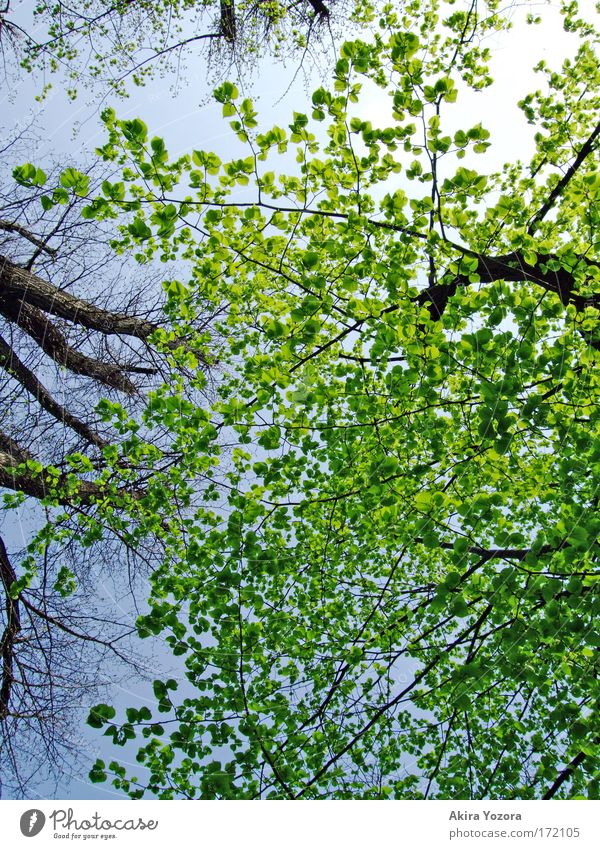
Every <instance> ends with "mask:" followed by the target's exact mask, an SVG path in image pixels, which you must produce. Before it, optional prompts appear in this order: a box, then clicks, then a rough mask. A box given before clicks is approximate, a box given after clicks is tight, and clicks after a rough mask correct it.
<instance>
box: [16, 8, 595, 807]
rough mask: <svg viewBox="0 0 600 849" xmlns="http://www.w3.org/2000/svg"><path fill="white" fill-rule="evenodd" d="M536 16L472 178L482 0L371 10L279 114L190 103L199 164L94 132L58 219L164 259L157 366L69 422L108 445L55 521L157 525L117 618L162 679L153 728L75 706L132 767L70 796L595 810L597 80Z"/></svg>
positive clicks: (583, 51) (131, 528) (144, 136)
mask: <svg viewBox="0 0 600 849" xmlns="http://www.w3.org/2000/svg"><path fill="white" fill-rule="evenodd" d="M563 15H564V23H565V29H566V31H567V32H568V33H570V38H571V39H572V40H573V42H574V44H575V46H574V50H573V53H572V56H571V57H570V58H568V59H566V60H565V61H564V63H563V64H562V66H558V67H550V65H549V64H548V65H547V64H545V63H540V65H539V66H538V67H537V71H538V73H539V76H540V87H539V89H538V90H536V91H535V92H533V93H532V94H530V95H529V96H526V97H525V98H524V99H523V100H522V101H521V102H520V103H519V106H520V107H521V110H522V112H523V116H524V119H525V120H526V121H527V122H528V123H529V124H530V125H531V140H532V149H533V153H532V155H531V156H530V157H529V156H528V157H527V158H515V159H513V160H512V161H509V162H507V163H506V164H505V165H504V166H503V167H502V168H501V169H492V170H490V169H489V168H488V167H487V166H486V162H487V161H488V157H489V155H490V153H491V152H492V151H493V144H494V139H493V138H492V137H491V136H490V133H489V131H488V130H487V129H486V128H485V127H484V126H483V125H482V123H481V122H479V121H478V120H477V116H473V118H472V119H471V120H469V119H468V117H466V116H465V113H464V112H460V110H459V109H458V106H454V104H458V105H459V104H460V102H461V98H464V97H466V96H467V93H468V92H469V90H475V91H480V92H482V94H481V96H482V97H493V91H494V89H493V80H492V78H491V75H490V71H489V66H488V65H489V59H490V51H489V49H488V47H487V46H486V38H487V37H488V36H490V35H491V34H493V33H496V32H499V31H504V30H505V29H506V28H507V25H508V23H507V20H506V19H505V18H504V17H503V15H502V13H501V12H500V11H498V9H497V7H496V4H495V3H487V4H485V6H484V5H483V4H475V3H473V4H470V5H469V4H468V5H466V6H464V7H463V6H462V5H459V4H448V3H445V2H441V0H428V2H426V3H414V4H413V3H406V4H402V5H401V6H398V8H394V7H392V6H391V5H390V6H387V7H386V8H385V9H384V11H383V12H382V15H381V18H380V19H379V20H378V21H377V22H376V23H377V28H376V32H375V34H374V36H373V37H372V38H368V37H364V38H358V39H355V40H352V41H348V42H346V43H345V44H344V45H343V47H342V48H341V51H340V55H339V58H338V59H337V62H336V65H335V73H334V77H333V80H332V84H331V85H330V86H323V87H320V88H318V89H317V90H316V91H315V92H314V93H313V95H312V109H311V110H310V112H309V113H308V114H305V113H303V112H294V113H293V115H292V116H291V119H290V122H289V124H288V125H287V126H286V127H280V126H269V124H268V123H265V122H264V120H263V119H262V118H261V117H260V116H259V115H258V114H257V112H256V110H255V108H254V105H253V103H252V101H251V100H250V99H248V98H245V97H241V96H240V95H239V92H238V89H237V88H236V86H235V85H234V84H233V83H224V84H222V85H221V86H220V87H219V88H218V89H217V91H216V92H215V96H216V98H217V100H218V101H219V102H220V103H221V104H222V109H223V115H224V116H225V117H226V118H228V119H230V125H231V130H232V133H233V134H235V136H236V138H237V141H238V143H239V146H240V153H239V156H236V157H235V158H233V159H231V160H229V161H222V159H221V157H220V156H219V153H218V151H213V152H211V151H206V150H202V149H200V148H198V149H194V150H191V151H190V152H189V153H187V154H185V155H183V156H179V157H177V158H171V157H170V156H169V153H168V151H167V149H166V145H165V142H164V140H163V139H161V138H160V137H158V136H153V135H152V133H151V132H149V131H148V128H147V127H146V125H145V124H144V122H143V121H142V120H141V119H133V120H132V119H130V120H120V119H119V118H118V116H117V115H116V114H115V111H114V110H112V109H107V110H105V112H104V113H103V120H104V123H105V125H106V130H107V138H106V143H105V144H104V145H103V146H102V147H101V148H100V149H99V154H100V156H101V157H102V158H103V159H104V160H105V161H107V162H109V163H111V165H112V166H113V167H115V168H118V169H120V172H121V173H120V175H119V176H117V177H115V178H111V180H108V181H105V182H104V183H103V185H102V188H101V191H99V192H88V191H86V190H83V189H82V190H81V195H82V196H84V197H85V201H86V205H85V206H84V208H83V213H82V214H83V216H84V218H86V219H88V220H92V219H96V220H98V221H104V220H106V221H114V222H115V223H116V225H117V227H118V228H119V231H120V233H119V236H118V237H117V238H116V239H114V240H113V245H114V248H115V249H116V250H117V252H119V253H126V252H131V253H133V255H134V256H135V257H136V258H137V260H138V262H140V263H141V264H142V266H144V267H151V266H152V264H153V263H155V262H157V261H160V260H162V261H163V262H167V261H172V260H177V261H180V262H182V263H184V264H185V267H186V269H187V273H186V275H181V276H180V279H173V280H171V281H170V282H169V284H168V285H167V286H166V291H167V298H168V300H167V304H166V315H167V316H168V320H169V325H168V327H165V326H163V327H162V328H161V329H157V330H155V332H154V335H153V336H152V337H151V339H152V340H154V343H155V344H156V345H158V346H159V347H160V349H161V350H162V351H163V354H164V356H165V358H166V361H167V362H169V363H170V367H171V369H172V374H171V375H170V377H169V379H168V380H166V381H165V382H164V384H163V385H161V386H158V387H156V389H154V390H153V391H152V392H151V393H150V395H149V397H148V402H147V404H146V405H145V408H144V410H143V412H142V413H141V421H142V423H143V425H144V428H143V429H141V428H140V422H139V420H138V418H136V416H134V415H133V414H132V413H131V412H129V411H128V407H127V401H126V400H125V399H123V400H122V401H120V402H115V401H113V402H110V403H108V402H103V404H102V413H103V415H104V416H105V421H106V422H107V423H110V422H112V423H113V424H114V426H115V427H116V429H117V431H118V432H119V433H120V434H122V437H123V438H121V439H119V440H118V441H115V444H114V449H113V451H112V453H110V455H108V454H107V456H110V459H111V466H110V490H109V492H108V497H104V498H97V497H96V495H94V494H92V495H90V496H89V498H90V500H91V501H92V502H93V503H94V504H95V512H94V513H92V514H90V516H89V519H88V521H89V522H91V523H93V522H94V521H95V517H97V521H98V527H99V528H101V529H102V530H101V532H102V533H104V530H103V529H104V528H105V527H106V526H108V527H118V531H119V534H120V536H121V538H122V539H123V540H125V541H126V543H127V544H128V545H130V546H131V547H132V548H135V546H136V545H137V544H138V543H139V541H140V540H142V539H147V538H148V537H152V535H155V536H157V537H158V538H159V539H160V541H161V545H162V546H163V549H162V551H163V552H164V556H163V559H162V562H161V564H160V565H158V567H157V568H156V570H155V571H154V573H153V576H152V592H151V595H150V597H149V599H148V603H149V608H148V611H147V612H146V613H144V614H143V615H141V616H140V618H139V619H138V622H137V627H138V633H139V636H140V637H141V638H152V637H153V636H160V638H161V639H163V640H165V641H166V643H167V644H168V645H169V646H170V647H171V648H172V651H173V653H174V655H175V656H177V657H180V658H181V659H182V661H183V662H184V663H185V668H186V676H187V682H186V684H185V686H181V688H180V687H179V685H178V682H177V681H175V680H174V679H168V680H166V681H164V680H156V681H155V683H154V693H155V696H156V700H157V706H156V708H155V709H154V710H151V709H150V708H148V707H142V708H141V709H138V708H135V707H131V708H129V709H128V710H127V712H126V717H121V716H117V715H116V711H115V708H114V707H112V706H111V705H109V704H104V703H103V704H100V705H97V706H96V707H95V708H94V709H93V710H92V711H91V713H90V715H89V718H88V722H89V724H90V725H91V726H92V727H94V728H98V729H104V731H105V733H106V734H107V735H108V736H110V737H112V738H113V740H114V742H115V744H116V745H122V746H125V745H128V746H132V745H133V746H134V747H136V749H137V760H138V761H139V764H140V769H139V770H137V771H136V773H137V774H133V772H132V771H131V770H130V769H126V768H125V767H124V766H123V765H121V763H120V762H119V759H118V756H116V757H115V759H114V760H113V761H112V762H110V763H109V764H108V765H107V764H106V763H105V762H104V761H103V760H98V761H97V763H96V764H95V766H94V768H93V770H92V772H91V774H90V776H91V778H92V780H93V781H99V782H101V781H105V780H107V779H109V778H110V780H111V781H112V782H113V784H114V786H115V787H117V788H119V789H122V790H125V791H126V792H128V793H129V794H130V795H131V796H132V797H134V798H139V797H140V796H142V795H143V794H144V793H146V792H148V793H150V794H154V795H157V796H159V797H161V798H244V799H252V798H293V799H320V798H336V799H343V798H376V799H384V798H452V799H456V798H465V799H466V798H470V799H481V798H490V797H491V798H524V799H529V798H553V797H556V798H564V797H570V798H573V797H579V798H580V797H588V798H598V796H599V794H600V787H599V775H600V773H599V771H598V767H599V751H600V750H599V743H600V727H599V725H600V723H599V718H598V717H599V716H600V713H599V711H598V708H599V706H600V688H599V683H598V682H599V676H598V657H599V651H598V650H599V648H600V636H599V635H598V631H597V627H596V626H595V624H594V622H595V619H596V617H597V615H598V612H599V611H600V596H599V593H598V587H599V584H598V581H599V578H600V571H599V568H598V529H599V526H600V519H599V513H598V495H597V472H598V462H599V442H598V405H597V395H598V369H597V367H596V366H597V360H598V350H599V348H600V332H599V329H598V310H599V308H600V256H599V246H600V240H599V238H598V208H599V207H598V195H599V192H600V175H599V173H598V162H597V150H598V139H599V137H600V125H599V124H598V123H597V122H598V106H599V103H600V96H599V83H600V68H599V64H598V58H597V46H598V37H597V33H596V32H595V30H594V28H593V26H592V25H591V24H590V23H589V22H586V21H585V20H584V19H582V18H580V17H579V11H578V9H577V7H576V4H569V6H567V7H565V8H564V9H563ZM508 37H509V36H508ZM374 97H378V98H379V99H380V101H381V102H384V103H385V104H386V114H384V111H383V109H382V110H380V111H379V112H378V114H377V118H375V117H373V115H369V116H367V105H368V101H369V100H371V99H372V98H374ZM378 102H379V101H378ZM457 120H458V121H459V124H460V125H459V126H457V125H456V122H457ZM19 178H20V179H21V182H22V183H23V184H27V182H28V180H30V181H34V178H33V177H31V173H29V174H28V172H26V171H23V170H22V171H20V172H19ZM72 180H73V183H74V186H77V180H78V177H77V172H76V171H73V174H72ZM45 197H46V201H44V202H45V203H46V204H47V205H48V206H52V205H56V204H60V203H61V202H62V201H61V196H60V195H58V196H56V195H54V194H53V192H52V187H49V188H48V189H47V192H46V194H45ZM206 315H210V316H213V318H212V321H211V323H210V333H211V336H210V343H211V345H212V346H213V355H214V357H215V359H216V360H217V361H218V380H217V382H216V386H215V397H214V398H213V399H212V400H211V401H210V402H208V401H207V402H206V403H203V404H199V403H194V402H193V401H192V400H190V397H189V392H190V389H193V390H197V391H202V390H203V389H204V387H205V385H206V371H205V368H203V367H202V363H201V362H200V361H199V359H198V357H197V351H198V350H201V347H197V349H196V354H195V353H194V350H189V349H188V348H187V347H185V346H181V345H177V346H176V345H173V344H172V343H173V342H174V340H177V339H181V338H186V339H188V338H196V339H199V340H200V341H199V342H198V346H201V345H204V344H207V343H208V341H209V337H208V336H207V335H206V334H207V333H208V330H207V328H206V324H205V323H203V321H202V316H206ZM199 328H200V330H199ZM198 333H200V336H198ZM203 334H204V335H203ZM182 363H183V364H184V365H185V368H186V374H185V378H184V377H182V376H181V373H180V371H178V369H180V368H181V365H182ZM155 427H158V428H160V429H161V433H162V442H161V443H160V444H159V445H157V444H152V443H151V441H149V436H148V434H151V433H152V429H153V428H155ZM166 452H174V453H175V454H176V455H177V458H178V462H177V465H173V464H165V463H164V457H165V453H166ZM141 467H143V469H144V480H145V484H144V489H143V491H142V492H138V493H135V494H134V495H132V494H131V493H127V490H126V488H125V487H124V486H122V485H121V484H120V483H119V480H120V478H122V479H123V480H124V481H129V480H131V479H132V477H133V476H134V475H135V470H136V468H137V469H139V468H141ZM85 480H86V481H87V483H86V486H88V487H89V486H90V481H91V482H92V483H93V476H91V477H90V476H89V475H88V477H86V478H85ZM104 480H106V475H105V476H104ZM71 486H72V491H73V492H74V493H75V496H76V495H77V484H73V483H72V484H71ZM53 497H54V500H55V501H59V502H60V500H61V482H60V481H59V482H58V485H57V487H55V490H54V494H53ZM50 499H52V496H50ZM49 503H51V500H50V502H49ZM180 689H181V691H182V692H181V695H180Z"/></svg>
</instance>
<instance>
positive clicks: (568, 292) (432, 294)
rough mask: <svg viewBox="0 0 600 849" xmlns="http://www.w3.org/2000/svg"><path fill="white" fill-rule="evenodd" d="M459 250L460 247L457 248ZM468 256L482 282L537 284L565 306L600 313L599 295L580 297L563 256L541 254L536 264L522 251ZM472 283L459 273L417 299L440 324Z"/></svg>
mask: <svg viewBox="0 0 600 849" xmlns="http://www.w3.org/2000/svg"><path fill="white" fill-rule="evenodd" d="M457 248H458V250H460V247H458V246H457ZM464 253H465V255H468V256H474V257H477V259H478V263H479V264H478V267H477V276H478V278H479V281H480V282H481V283H494V282H496V281H498V280H505V281H507V282H514V283H521V282H530V283H535V284H536V285H537V286H540V287H541V288H542V289H545V290H546V291H548V292H552V293H553V294H555V295H558V297H559V298H560V300H561V301H562V303H563V304H565V306H566V305H567V304H573V305H574V306H575V308H576V309H577V311H578V312H582V311H583V310H584V309H585V308H586V307H594V308H595V309H597V310H600V294H590V295H581V294H578V293H577V292H575V291H574V288H575V278H574V275H573V272H572V271H569V270H567V269H566V268H563V267H562V264H560V263H561V260H560V257H556V256H553V255H542V254H540V255H539V256H538V258H537V261H536V263H535V264H534V265H532V264H530V263H529V262H527V261H526V260H525V257H524V255H523V254H522V253H521V252H520V251H514V252H513V253H510V254H504V255H503V256H497V257H494V256H488V255H486V254H480V253H475V252H473V251H468V250H465V251H464ZM581 261H582V262H584V263H585V264H586V265H588V266H590V265H593V264H594V263H591V262H590V261H588V260H585V259H584V258H583V257H582V258H581ZM548 263H550V264H552V265H553V264H554V263H558V264H559V265H560V267H559V268H557V269H556V270H552V269H551V268H548ZM470 285H472V281H471V280H469V277H468V276H467V275H466V274H457V275H454V276H453V277H451V278H450V282H446V283H439V284H437V285H435V286H428V287H427V289H424V290H423V291H422V292H421V293H420V294H419V295H418V296H417V297H416V298H415V301H416V302H417V303H418V304H419V305H420V306H426V307H427V308H428V309H429V314H430V315H431V319H432V321H438V320H439V319H440V318H441V316H442V315H443V313H444V310H445V309H446V307H447V305H448V300H449V299H450V298H451V297H452V296H453V295H454V294H455V293H456V290H457V288H458V287H459V286H463V287H467V286H470Z"/></svg>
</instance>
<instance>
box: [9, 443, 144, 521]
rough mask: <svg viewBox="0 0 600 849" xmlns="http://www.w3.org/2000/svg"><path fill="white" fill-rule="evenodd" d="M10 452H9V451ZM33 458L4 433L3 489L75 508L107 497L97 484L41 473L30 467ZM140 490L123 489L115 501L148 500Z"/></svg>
mask: <svg viewBox="0 0 600 849" xmlns="http://www.w3.org/2000/svg"><path fill="white" fill-rule="evenodd" d="M7 447H8V448H10V450H6V448H7ZM32 459H33V458H32V456H31V455H30V454H29V453H28V452H26V451H25V450H24V449H22V448H21V447H20V446H18V445H17V444H16V443H15V442H14V440H12V439H10V437H7V436H6V434H4V433H2V432H1V431H0V487H4V488H5V489H12V490H13V491H14V492H22V493H23V494H24V495H28V496H30V497H31V498H36V499H38V500H42V499H44V498H48V497H52V498H54V499H55V500H56V501H57V503H58V504H62V505H63V507H69V506H73V505H75V504H87V505H89V504H95V503H96V502H98V501H100V500H102V498H104V496H105V489H104V487H101V486H99V485H98V484H97V483H94V482H93V481H87V480H82V479H81V478H76V477H75V476H74V475H68V474H61V473H58V474H57V473H56V470H51V469H49V468H46V467H44V466H42V468H41V469H40V470H39V471H34V470H33V469H31V468H29V467H27V465H26V464H27V461H28V460H29V461H31V460H32ZM145 494H146V492H145V490H143V489H141V488H139V487H134V486H132V487H121V488H120V489H119V490H117V492H116V493H114V492H113V495H112V497H116V498H117V499H118V498H119V497H121V496H127V497H129V498H134V499H136V500H138V499H140V498H143V497H144V496H145Z"/></svg>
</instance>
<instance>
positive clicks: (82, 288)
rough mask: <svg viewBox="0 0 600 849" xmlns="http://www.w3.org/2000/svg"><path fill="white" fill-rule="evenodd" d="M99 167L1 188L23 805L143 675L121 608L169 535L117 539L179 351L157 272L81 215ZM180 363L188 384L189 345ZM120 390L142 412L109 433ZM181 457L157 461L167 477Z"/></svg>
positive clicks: (1, 299) (10, 759) (15, 739)
mask: <svg viewBox="0 0 600 849" xmlns="http://www.w3.org/2000/svg"><path fill="white" fill-rule="evenodd" d="M5 155H8V156H11V155H12V156H13V157H14V156H16V155H17V153H16V151H15V150H14V148H13V149H12V150H6V151H5ZM100 170H101V169H99V168H98V163H96V165H95V166H94V167H91V168H89V169H87V170H86V171H85V172H83V171H78V170H75V169H74V168H72V167H71V168H64V167H62V168H60V167H58V166H53V167H52V169H51V171H50V172H49V175H46V174H45V173H44V172H43V171H42V170H41V169H40V168H38V167H35V166H33V165H31V164H26V165H23V166H19V167H17V168H16V169H15V172H14V174H15V177H16V180H17V182H15V180H14V179H9V178H7V179H6V184H5V188H4V189H3V190H2V192H1V193H0V201H1V211H0V322H1V328H0V397H1V398H2V416H1V419H0V485H1V486H2V487H3V489H5V490H8V492H7V493H6V494H5V495H4V498H3V502H4V507H3V513H4V514H5V516H4V518H5V519H8V523H9V524H12V525H14V526H15V527H16V523H15V518H14V517H15V516H19V519H20V521H22V523H23V525H24V526H25V527H26V542H25V543H24V545H23V546H20V545H19V544H18V543H16V542H15V538H16V536H17V535H16V534H12V535H11V536H12V539H11V546H8V545H5V544H4V541H3V540H2V539H1V538H0V578H1V581H0V593H1V598H2V613H1V614H0V634H1V638H0V663H1V670H0V677H1V684H0V725H1V727H2V735H1V740H0V764H1V772H2V777H3V786H2V789H3V791H4V793H6V792H8V793H11V794H13V795H18V796H21V797H22V796H23V795H26V794H28V793H29V792H30V791H31V789H32V786H33V785H34V784H35V783H37V782H40V781H43V780H47V779H48V778H50V779H53V780H57V779H59V778H62V777H64V773H65V772H66V770H67V767H70V768H71V771H72V769H73V762H74V761H75V762H78V763H82V759H83V753H82V750H81V746H82V741H81V739H80V735H79V734H77V733H76V731H77V727H78V726H77V720H78V718H79V716H78V713H80V711H81V705H82V704H83V705H86V704H90V703H91V702H92V701H94V700H97V698H98V695H99V693H103V691H104V689H106V685H107V683H109V682H110V683H111V684H113V685H114V683H115V681H117V680H118V679H119V676H120V675H127V677H128V678H129V679H131V676H132V675H141V674H142V673H144V672H147V669H148V667H147V663H146V662H145V661H144V659H143V657H141V656H140V653H139V651H138V649H137V648H136V647H135V645H134V644H133V640H132V637H133V634H134V633H135V628H134V627H133V626H132V619H131V616H132V614H131V613H130V614H129V615H128V613H127V608H131V610H132V611H133V610H135V606H134V605H133V604H131V601H126V600H125V599H126V598H127V596H129V598H130V599H133V600H134V601H136V600H137V598H138V597H139V596H140V593H141V590H140V586H141V585H142V584H143V579H144V578H145V576H147V575H148V574H150V572H151V571H152V570H153V568H155V566H156V564H157V562H160V554H159V547H160V542H159V541H157V540H156V539H155V538H153V539H152V540H148V539H147V538H146V537H145V535H144V533H142V532H140V534H139V536H138V538H137V541H136V543H135V545H128V544H126V543H124V542H123V540H122V539H121V537H120V523H121V521H122V520H121V517H120V515H119V513H118V508H117V512H116V515H115V496H116V497H117V499H127V498H131V499H133V500H134V501H135V500H139V499H143V498H145V497H146V495H147V487H146V478H147V473H144V471H143V469H141V468H140V463H139V460H140V459H141V455H140V456H139V457H138V462H137V466H136V471H135V475H134V474H133V473H132V470H127V469H122V468H121V467H120V464H121V463H122V451H121V449H120V447H119V444H120V442H121V441H126V439H127V434H128V433H129V432H130V430H132V429H135V430H139V431H140V433H144V434H145V435H146V437H147V438H150V435H149V433H148V431H147V430H144V428H143V426H142V422H141V420H140V415H141V408H142V403H141V399H142V398H144V397H145V396H146V395H147V393H148V392H150V391H151V390H152V387H153V386H160V384H161V382H162V381H163V380H168V379H169V375H170V373H171V368H170V366H169V364H168V361H169V357H170V356H171V354H170V352H171V351H177V349H178V348H180V347H181V345H185V344H186V343H185V340H184V338H183V337H180V338H179V339H177V340H175V339H171V340H167V341H166V342H165V343H164V345H163V351H161V349H160V344H158V345H156V346H155V345H153V344H152V338H153V337H154V336H159V335H160V325H161V324H162V323H163V322H164V321H165V316H164V314H163V312H162V308H161V304H162V302H163V301H164V288H163V285H162V283H163V280H164V274H163V275H162V277H161V275H160V274H157V273H156V272H150V271H149V270H148V269H144V270H143V271H142V270H141V269H140V268H139V266H138V265H137V264H136V263H135V262H134V263H132V262H131V261H128V258H127V257H119V256H118V255H117V254H115V252H114V251H113V250H112V249H111V247H110V244H109V242H110V239H111V236H114V235H115V233H116V231H115V229H114V227H111V222H108V221H107V222H97V221H96V220H94V219H91V220H90V219H88V220H86V219H85V218H82V216H81V208H82V206H83V200H82V197H81V194H82V191H83V190H84V189H85V191H87V190H93V191H95V190H97V189H98V190H99V189H100V187H101V186H102V184H103V183H104V182H105V179H104V178H105V177H106V176H110V175H109V174H107V172H106V169H105V168H104V169H103V170H102V173H100ZM53 180H55V182H56V186H55V187H54V189H53V190H52V191H50V192H49V194H46V193H45V190H46V182H50V183H51V182H52V181H53ZM166 270H167V269H166V268H165V271H166ZM140 272H141V273H140ZM165 285H168V283H167V284H165ZM196 330H197V329H196ZM198 339H199V337H198V333H197V332H196V343H195V344H196V350H197V352H198V347H197V345H198ZM176 356H177V355H176ZM178 356H179V364H178V366H177V367H176V369H175V374H176V378H177V379H182V377H183V376H184V375H185V361H186V358H190V357H192V356H193V354H192V346H191V344H190V345H187V346H186V352H185V355H184V356H182V355H181V353H180V354H179V355H178ZM123 397H127V398H128V399H129V404H128V406H129V414H130V416H133V418H129V417H121V418H120V419H119V420H118V421H117V422H116V427H112V426H111V424H110V423H109V419H112V416H113V412H114V410H116V409H119V405H118V402H119V399H121V398H123ZM197 402H198V403H199V401H197ZM151 438H152V444H151V445H150V444H149V446H148V448H147V449H146V451H151V450H153V449H155V450H158V446H160V443H161V434H160V430H159V429H158V428H156V427H155V428H154V429H153V432H152V435H151ZM176 462H177V456H176V455H171V456H168V457H163V461H162V463H163V464H164V465H163V470H165V469H168V467H169V466H170V465H172V464H175V463H176ZM154 471H156V469H154ZM105 500H106V501H107V502H108V508H107V511H105V512H104V513H103V508H102V502H103V501H105ZM17 508H18V510H19V513H17V514H16V513H15V510H16V509H17ZM173 508H174V509H176V503H175V502H173ZM107 514H108V515H107ZM99 528H101V531H99V530H98V529H99ZM98 543H100V544H98ZM11 547H12V552H11V551H9V549H10V548H11ZM103 586H106V587H109V586H110V587H111V592H110V593H109V595H110V596H111V597H112V598H119V599H121V600H122V601H121V604H120V609H119V610H118V611H115V610H113V609H112V605H111V602H110V600H106V601H105V602H103V601H102V600H101V598H100V595H101V594H100V593H99V587H103ZM91 760H93V758H92V759H91Z"/></svg>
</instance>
